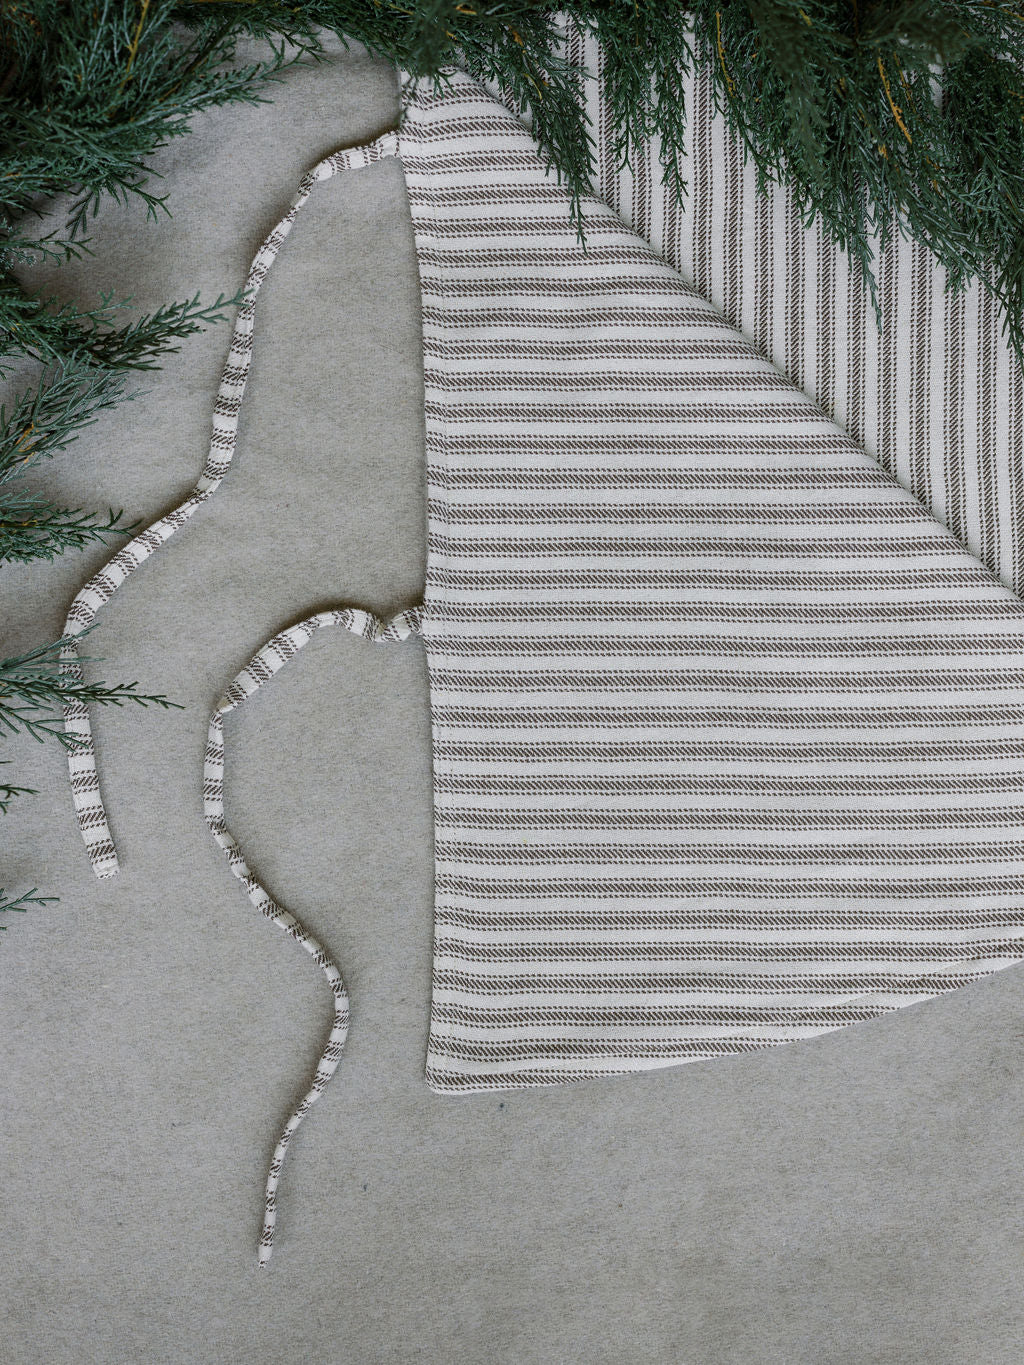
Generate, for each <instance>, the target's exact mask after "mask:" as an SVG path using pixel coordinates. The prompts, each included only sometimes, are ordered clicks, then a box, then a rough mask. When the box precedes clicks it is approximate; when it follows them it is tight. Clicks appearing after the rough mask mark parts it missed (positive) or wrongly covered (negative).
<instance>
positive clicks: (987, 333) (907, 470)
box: [567, 34, 1024, 596]
mask: <svg viewBox="0 0 1024 1365" xmlns="http://www.w3.org/2000/svg"><path fill="white" fill-rule="evenodd" d="M567 55H568V56H569V58H570V60H571V61H573V62H574V63H575V64H576V65H577V66H583V67H585V68H586V70H587V71H588V72H589V73H591V76H592V78H591V79H589V80H588V81H587V83H586V93H587V108H588V112H589V115H590V118H591V120H592V125H593V135H594V138H595V141H596V144H597V174H596V177H595V182H594V188H595V192H596V193H597V195H598V196H599V197H600V198H601V199H603V200H604V201H605V202H606V203H607V204H610V205H611V206H612V207H613V208H614V209H615V210H616V211H617V212H618V213H619V214H620V215H621V216H622V217H623V218H624V219H625V221H626V222H627V223H629V224H630V225H631V226H632V227H633V228H634V229H635V230H636V232H637V233H638V234H639V235H640V236H641V237H642V238H644V239H645V240H646V241H647V242H649V243H650V244H651V245H653V247H654V248H655V250H656V251H658V252H659V253H660V254H661V255H663V256H664V257H665V259H666V260H668V261H669V262H670V263H671V264H672V265H674V266H675V267H676V268H677V269H678V270H679V271H681V273H682V274H683V275H685V276H686V277H687V279H690V280H692V281H694V283H695V285H696V288H697V289H698V291H699V292H700V293H701V294H702V295H703V296H704V297H705V298H708V299H710V300H711V301H712V302H713V303H714V304H715V306H716V307H717V308H720V309H721V310H722V312H723V313H724V314H725V316H726V317H727V318H728V319H729V320H730V322H732V323H734V324H735V325H736V326H737V327H739V328H740V329H741V330H742V331H743V332H744V334H745V335H746V336H747V337H748V338H749V339H750V340H751V341H753V342H754V344H755V345H756V347H757V349H758V350H759V351H760V353H761V354H762V355H765V356H768V357H769V358H770V359H771V360H774V362H775V363H776V365H778V367H779V368H780V369H781V370H782V371H783V373H784V374H786V375H788V376H789V378H790V379H792V381H793V383H794V384H795V385H796V386H797V387H798V388H802V389H803V390H804V391H805V392H806V393H808V394H809V395H811V397H813V398H816V399H817V401H818V402H819V403H820V404H821V407H822V408H823V410H824V411H825V412H826V413H827V414H828V415H829V416H830V417H832V418H834V420H835V421H836V422H837V423H838V424H839V425H840V426H841V427H843V428H844V430H846V431H847V432H849V434H850V435H851V436H852V437H853V439H854V440H855V441H856V442H857V443H858V444H859V445H860V446H862V447H863V448H864V449H865V450H866V451H867V452H868V453H869V454H871V455H873V456H875V457H876V458H877V459H878V460H879V462H880V463H881V465H882V466H883V468H885V469H887V470H888V471H889V472H890V473H892V474H893V475H895V477H896V478H897V479H898V480H899V481H900V483H902V484H903V486H904V487H905V488H908V489H910V490H911V492H913V493H914V494H915V496H916V497H917V498H918V500H919V501H920V502H921V504H922V505H923V506H924V507H926V508H928V510H929V511H931V513H932V514H933V515H934V516H935V517H936V518H937V519H938V520H939V521H941V522H942V523H943V524H944V525H945V526H948V527H949V528H950V530H952V531H953V533H954V534H955V535H956V536H957V538H958V539H959V540H960V542H961V544H963V545H965V546H966V547H967V548H968V549H970V550H971V551H972V553H973V554H975V555H977V557H978V558H979V559H980V560H981V561H982V563H984V564H987V565H988V566H989V568H991V569H992V571H993V572H994V573H996V574H997V575H998V576H999V577H1000V578H1001V579H1002V581H1003V582H1004V583H1006V584H1007V586H1008V587H1011V588H1013V589H1014V591H1015V592H1016V593H1018V595H1022V596H1024V372H1022V370H1021V366H1020V363H1019V361H1017V360H1016V359H1015V358H1014V357H1013V354H1012V351H1011V350H1010V348H1009V346H1008V345H1007V343H1006V341H1005V339H1004V337H1003V334H1002V320H1001V316H1000V314H999V310H998V308H997V306H996V305H995V303H994V302H993V300H992V298H991V296H990V295H988V294H987V293H986V292H985V291H984V290H982V289H981V288H979V287H978V286H977V285H974V286H972V287H971V288H970V289H968V290H967V291H966V293H963V294H960V295H957V296H956V297H947V296H946V293H945V287H946V275H945V272H944V271H943V270H942V268H941V267H940V266H938V265H937V264H936V263H935V261H934V260H933V258H932V257H931V256H930V254H929V252H928V251H927V249H926V248H924V247H922V246H921V245H920V244H918V243H915V242H914V241H912V240H910V239H907V238H904V237H902V236H900V235H897V236H896V238H895V240H894V241H893V242H892V243H891V244H890V245H889V246H888V247H887V249H886V251H885V252H884V253H883V254H882V255H881V257H880V258H879V260H878V265H877V272H876V277H877V280H878V285H879V295H880V298H881V302H882V306H883V315H884V326H883V329H882V331H881V332H879V330H878V327H877V324H876V321H875V316H874V311H873V309H872V307H871V303H870V300H869V299H868V296H867V294H866V292H865V291H864V289H863V288H862V285H861V279H860V274H859V270H858V269H857V268H856V267H854V268H852V269H851V267H850V264H849V262H848V261H847V258H846V256H845V255H844V254H843V253H842V252H840V251H837V250H836V248H835V247H834V246H831V245H830V244H829V243H828V242H827V241H826V240H825V238H824V235H823V234H822V232H821V231H820V229H819V228H818V227H817V226H813V227H811V228H807V227H805V226H804V225H803V224H802V223H801V221H800V215H799V213H798V211H797V209H796V206H795V204H794V202H793V199H792V196H791V195H790V194H789V192H788V190H786V189H785V188H783V187H780V186H775V187H772V188H771V189H770V190H768V191H767V192H764V193H762V192H759V190H758V188H757V183H756V175H755V171H754V167H753V164H749V165H745V164H744V157H743V146H742V140H741V139H740V138H738V137H736V136H735V135H734V134H733V133H732V132H730V130H729V128H728V126H727V124H726V121H725V119H724V118H723V117H722V115H721V114H720V113H718V111H717V110H716V108H715V103H714V95H713V88H712V78H711V72H710V70H709V68H708V67H707V66H706V65H705V66H703V67H702V68H701V70H700V71H699V72H698V73H696V74H693V73H691V74H690V75H689V76H688V77H687V78H686V79H685V80H684V81H683V90H684V94H685V99H686V103H687V108H688V110H689V118H688V130H687V145H686V147H685V157H684V161H685V165H686V168H687V181H688V185H689V193H688V195H687V198H686V201H685V203H684V204H683V205H681V206H680V205H679V204H677V203H674V202H673V199H672V196H671V195H670V194H668V193H667V191H666V189H665V187H664V186H663V185H662V183H661V166H660V163H659V160H658V146H657V143H656V142H652V143H651V145H650V146H649V147H642V148H640V149H638V151H637V154H636V156H635V157H634V158H632V164H631V166H630V168H629V169H622V168H620V167H619V166H618V164H617V160H616V157H615V155H614V151H613V143H612V137H613V127H612V120H611V117H610V113H609V109H608V104H607V100H606V98H605V94H604V90H605V74H604V60H603V56H602V52H601V49H600V46H599V44H598V43H597V42H596V40H594V39H592V38H591V39H588V40H587V41H586V42H585V43H584V42H583V41H581V40H580V39H579V37H578V36H576V35H575V34H574V35H573V37H572V40H571V41H570V43H569V44H568V47H567Z"/></svg>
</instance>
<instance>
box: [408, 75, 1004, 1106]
mask: <svg viewBox="0 0 1024 1365" xmlns="http://www.w3.org/2000/svg"><path fill="white" fill-rule="evenodd" d="M399 154H400V155H401V157H402V160H403V163H404V167H405V173H406V179H407V186H408V193H409V200H410V205H411V210H412V216H413V223H414V228H415V235H416V250H417V255H418V259H419V265H420V273H421V283H422V296H423V329H424V371H425V403H426V418H427V465H428V491H429V542H428V567H427V587H426V596H425V604H424V605H425V610H424V615H423V623H422V633H423V639H424V644H425V646H426V650H427V657H428V662H429V671H430V693H431V698H430V700H431V713H432V723H433V746H434V749H433V756H434V794H435V834H436V887H435V895H436V899H435V920H436V928H435V940H434V977H433V1002H432V1010H431V1029H430V1039H429V1051H428V1058H427V1080H428V1082H429V1084H430V1086H431V1087H432V1088H433V1089H434V1090H436V1091H439V1092H453V1091H473V1090H491V1089H501V1088H506V1087H513V1086H525V1085H543V1084H552V1083H556V1082H560V1081H569V1080H576V1079H580V1078H583V1077H592V1076H601V1075H609V1074H613V1073H617V1072H623V1071H632V1070H636V1069H640V1068H650V1067H660V1066H667V1065H672V1064H675V1063H681V1062H687V1061H693V1060H696V1059H698V1058H704V1057H711V1056H716V1055H721V1054H735V1053H740V1052H746V1051H749V1050H751V1049H754V1048H759V1047H765V1046H770V1045H774V1044H779V1043H785V1042H788V1041H790V1040H792V1039H796V1038H802V1037H807V1036H810V1035H813V1034H817V1033H821V1032H824V1031H826V1030H829V1029H834V1028H838V1027H840V1026H842V1025H845V1024H849V1023H853V1022H855V1021H857V1020H860V1019H868V1018H871V1017H874V1016H877V1015H879V1014H882V1013H884V1012H886V1011H888V1010H892V1009H894V1008H897V1007H898V1006H901V1005H906V1004H909V1003H912V1002H913V1001H917V1000H922V999H924V998H926V997H929V996H934V995H936V994H938V993H939V992H942V991H946V990H950V989H953V988H955V987H957V986H960V985H963V984H965V983H966V982H969V981H972V980H975V979H976V978H978V977H980V976H983V975H985V974H986V973H988V972H991V971H993V970H995V969H996V968H998V967H1002V966H1005V965H1007V964H1009V963H1011V962H1016V961H1019V960H1020V959H1021V958H1022V957H1024V863H1022V855H1024V843H1022V837H1024V779H1022V776H1021V773H1022V758H1024V664H1022V661H1021V640H1022V631H1024V605H1022V604H1021V603H1020V602H1019V601H1018V600H1017V599H1016V597H1015V596H1014V595H1013V594H1012V593H1011V592H1009V591H1008V590H1007V589H1006V588H1005V587H1004V586H1002V585H1001V584H1000V583H998V582H997V581H996V579H995V578H994V577H993V576H992V574H991V573H990V572H989V571H988V570H987V569H985V568H984V567H983V566H982V565H981V564H979V563H978V562H977V560H975V559H974V558H972V557H971V556H970V555H969V554H967V553H966V552H965V551H964V550H963V549H962V548H961V546H960V545H959V544H958V543H957V541H956V540H955V539H954V537H953V536H952V535H951V534H950V533H949V532H948V531H947V530H945V529H944V528H943V527H941V526H940V525H938V524H937V522H936V521H934V520H933V519H932V518H931V517H929V516H928V515H927V514H926V512H925V511H924V510H923V509H922V508H921V506H920V505H919V504H918V502H917V501H915V500H914V499H913V498H912V497H911V496H910V495H909V494H908V493H907V492H906V491H905V490H904V489H902V488H901V487H900V486H899V485H898V484H897V483H896V482H895V481H894V479H893V478H892V477H891V476H890V474H889V473H887V472H886V471H885V470H884V469H883V468H881V467H880V465H879V464H878V463H877V462H876V461H875V460H873V459H872V458H870V457H869V456H868V455H867V454H865V453H864V452H863V451H862V450H861V449H860V448H859V447H858V446H857V445H855V444H854V443H853V442H852V441H851V440H850V439H849V438H848V437H847V436H846V435H844V434H843V432H842V431H841V430H839V429H838V428H837V427H836V426H835V425H834V424H833V423H831V422H830V421H828V420H827V419H826V418H825V417H824V416H823V414H822V413H821V411H820V409H819V408H818V407H817V406H816V405H815V404H814V403H813V402H812V401H811V400H810V399H809V398H807V397H806V396H805V395H804V394H802V393H801V392H800V391H799V390H798V389H796V388H795V387H794V386H793V385H792V384H791V383H789V382H788V381H787V380H786V379H785V378H784V377H783V376H782V375H781V374H780V373H779V371H778V370H777V369H776V368H774V367H773V366H772V365H771V364H770V363H768V362H767V361H766V360H765V359H763V358H762V357H761V356H760V355H759V354H758V351H757V349H756V348H755V346H754V345H752V344H751V343H750V342H749V341H748V340H746V339H745V338H744V337H743V336H742V335H740V334H739V333H738V332H737V331H736V329H735V328H734V327H733V326H731V325H730V324H729V323H728V322H726V321H724V320H723V319H722V317H721V316H720V314H719V313H718V312H717V311H716V310H715V309H714V308H713V307H712V306H710V305H709V304H708V303H706V302H705V301H704V300H703V298H702V297H701V296H700V295H699V293H697V292H695V291H694V290H693V289H691V288H690V287H689V286H688V285H687V284H686V283H685V282H684V281H683V280H682V278H681V277H680V276H679V275H678V274H677V273H676V272H675V271H673V270H672V269H670V268H669V267H668V266H666V265H665V264H664V263H663V261H662V260H661V259H659V257H658V256H657V255H656V254H655V252H654V251H652V250H651V249H650V247H649V246H648V245H646V244H645V243H644V242H642V241H641V240H640V239H639V238H638V237H637V236H636V235H635V234H634V233H633V232H631V231H629V230H628V229H627V228H626V227H624V225H623V224H622V222H621V220H620V219H619V218H617V217H616V215H615V214H613V213H611V212H609V210H608V209H607V208H606V207H605V206H604V205H602V204H601V203H600V202H599V201H598V200H596V199H594V200H592V201H590V202H589V203H588V204H587V206H586V214H587V240H588V250H587V253H586V254H584V252H583V251H582V250H581V249H580V247H579V245H578V244H577V241H576V235H575V232H574V230H573V228H572V227H571V225H570V222H569V218H568V204H567V200H566V196H565V194H564V193H563V192H562V190H561V189H560V188H559V187H558V186H557V184H556V183H555V182H554V180H553V179H549V178H547V177H546V176H545V175H544V173H543V170H542V167H541V163H540V161H539V159H538V157H537V155H536V153H535V150H534V146H533V143H532V142H531V140H530V138H529V136H528V135H527V134H526V133H525V132H524V130H523V128H522V126H521V125H520V124H519V122H518V121H517V120H516V119H515V118H514V117H513V116H511V115H510V114H509V113H507V112H506V111H505V110H504V109H503V108H502V107H501V106H500V104H499V103H498V102H497V101H495V100H494V99H493V98H492V97H491V96H489V95H487V94H486V93H485V92H484V91H482V90H481V89H480V88H479V87H478V86H476V85H475V84H474V83H473V82H472V81H470V80H469V79H468V78H466V77H460V78H456V81H455V84H454V87H453V89H452V91H451V93H449V94H447V95H445V96H443V97H437V96H434V95H432V94H420V95H417V96H414V97H412V99H411V101H410V103H409V105H408V108H407V111H406V116H405V122H404V124H403V127H402V129H401V131H400V138H399ZM892 402H893V403H894V404H895V403H896V402H897V398H896V392H895V391H894V392H893V397H892Z"/></svg>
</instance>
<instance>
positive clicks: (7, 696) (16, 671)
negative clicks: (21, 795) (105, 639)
mask: <svg viewBox="0 0 1024 1365" xmlns="http://www.w3.org/2000/svg"><path fill="white" fill-rule="evenodd" d="M86 633H87V632H84V631H83V632H82V634H86ZM77 638H78V639H81V638H82V636H81V635H79V636H78V637H77ZM69 643H70V638H69V637H67V636H62V637H61V639H59V640H54V641H52V642H51V643H49V644H45V645H40V646H38V647H37V648H35V649H31V650H28V651H27V652H26V653H24V654H20V655H17V656H16V657H14V658H10V659H3V660H0V731H6V732H7V733H8V734H21V733H23V734H27V735H31V737H32V738H33V739H37V740H39V741H40V742H42V741H43V740H46V739H55V740H56V741H57V743H58V744H61V745H63V746H64V747H65V748H68V749H73V748H74V747H75V745H76V744H77V742H78V741H77V740H76V739H75V738H74V736H72V735H69V734H67V733H66V732H65V730H64V728H63V725H64V721H63V707H64V704H65V702H67V701H70V700H74V701H80V702H85V703H87V704H89V705H91V704H93V703H96V704H98V705H100V706H123V705H124V704H125V702H133V703H135V704H136V705H139V706H161V707H164V708H165V709H167V708H173V709H175V710H181V707H180V706H179V705H178V703H177V702H173V701H169V700H168V699H167V697H165V696H163V695H161V694H154V695H149V696H147V695H144V694H142V693H139V692H137V691H136V690H135V689H136V687H137V686H138V684H137V683H134V682H131V683H117V684H115V685H114V686H113V687H111V686H108V685H107V684H105V683H92V682H85V681H75V680H74V679H72V678H71V677H70V676H69V675H68V674H66V673H63V672H62V671H61V667H60V654H61V650H62V649H64V647H65V646H66V645H68V644H69ZM81 662H82V663H91V662H95V660H91V659H86V658H83V659H82V660H81Z"/></svg>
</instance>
